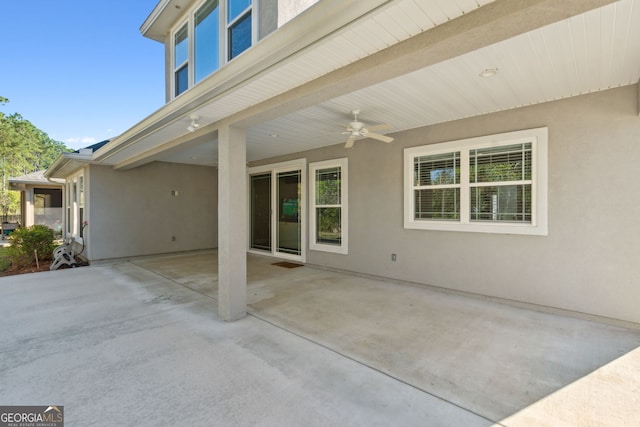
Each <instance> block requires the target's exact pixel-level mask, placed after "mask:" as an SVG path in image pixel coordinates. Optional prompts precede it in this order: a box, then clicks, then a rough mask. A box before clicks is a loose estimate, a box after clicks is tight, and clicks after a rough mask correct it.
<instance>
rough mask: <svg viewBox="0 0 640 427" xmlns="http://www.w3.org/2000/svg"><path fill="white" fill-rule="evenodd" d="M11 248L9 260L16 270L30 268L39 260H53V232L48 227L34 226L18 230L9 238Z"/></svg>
mask: <svg viewBox="0 0 640 427" xmlns="http://www.w3.org/2000/svg"><path fill="white" fill-rule="evenodd" d="M9 239H10V240H11V246H10V247H9V250H8V255H9V259H11V264H12V266H13V267H14V268H24V267H30V266H31V265H33V264H34V263H35V260H36V254H35V251H38V260H41V261H46V260H51V258H52V257H53V249H54V248H55V244H54V242H53V240H54V236H53V230H52V229H50V228H49V227H47V226H46V225H33V226H31V227H24V228H18V229H16V230H15V231H14V232H13V233H11V235H10V236H9Z"/></svg>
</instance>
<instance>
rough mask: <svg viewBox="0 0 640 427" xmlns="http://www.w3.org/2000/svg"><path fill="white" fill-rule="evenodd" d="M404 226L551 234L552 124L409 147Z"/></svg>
mask: <svg viewBox="0 0 640 427" xmlns="http://www.w3.org/2000/svg"><path fill="white" fill-rule="evenodd" d="M404 165H405V166H404V174H405V178H404V182H405V186H404V187H405V188H404V197H405V202H404V204H405V221H404V222H405V228H417V229H431V230H445V231H447V230H451V231H474V232H496V233H513V234H533V235H546V234H547V128H538V129H530V130H526V131H517V132H510V133H505V134H499V135H490V136H484V137H478V138H470V139H465V140H460V141H450V142H445V143H441V144H432V145H426V146H421V147H413V148H408V149H405V155H404Z"/></svg>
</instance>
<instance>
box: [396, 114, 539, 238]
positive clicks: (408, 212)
mask: <svg viewBox="0 0 640 427" xmlns="http://www.w3.org/2000/svg"><path fill="white" fill-rule="evenodd" d="M527 142H530V143H531V144H532V183H531V185H532V188H531V193H532V194H531V197H532V206H531V217H532V218H531V222H530V223H516V222H493V221H491V222H489V221H488V222H482V221H471V220H470V216H471V206H470V205H471V202H470V188H471V184H470V182H469V152H470V150H472V149H482V148H490V147H499V146H503V145H512V144H518V143H527ZM453 151H460V156H461V162H460V163H461V164H460V169H461V170H460V220H450V221H442V220H427V219H415V203H414V178H413V173H414V172H413V167H414V166H413V163H414V159H415V158H416V157H421V156H428V155H434V154H442V153H447V152H453ZM547 175H548V128H546V127H542V128H536V129H527V130H521V131H516V132H507V133H501V134H496V135H488V136H481V137H476V138H468V139H462V140H457V141H449V142H444V143H438V144H430V145H423V146H419V147H412V148H407V149H405V150H404V228H406V229H418V230H437V231H463V232H476V233H501V234H524V235H538V236H546V235H548V205H547V192H548V191H547V187H548V177H547Z"/></svg>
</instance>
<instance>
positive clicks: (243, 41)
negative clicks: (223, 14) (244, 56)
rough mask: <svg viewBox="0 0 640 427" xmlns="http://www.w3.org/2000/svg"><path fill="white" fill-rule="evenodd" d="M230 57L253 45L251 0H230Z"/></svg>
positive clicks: (228, 17) (228, 30) (228, 31)
mask: <svg viewBox="0 0 640 427" xmlns="http://www.w3.org/2000/svg"><path fill="white" fill-rule="evenodd" d="M227 11H228V13H227V34H228V36H227V37H228V40H229V52H228V59H233V58H235V57H236V56H238V55H239V54H241V53H242V52H244V51H245V50H247V49H248V48H249V47H250V46H251V39H252V38H251V0H228V9H227Z"/></svg>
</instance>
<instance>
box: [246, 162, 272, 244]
mask: <svg viewBox="0 0 640 427" xmlns="http://www.w3.org/2000/svg"><path fill="white" fill-rule="evenodd" d="M249 182H250V185H251V189H250V192H251V203H250V205H251V206H250V207H251V214H250V215H249V224H250V230H249V235H250V239H251V240H250V248H251V249H257V250H261V251H271V174H270V173H266V174H260V175H252V176H251V177H250V178H249Z"/></svg>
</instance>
